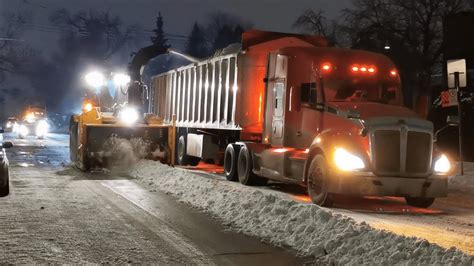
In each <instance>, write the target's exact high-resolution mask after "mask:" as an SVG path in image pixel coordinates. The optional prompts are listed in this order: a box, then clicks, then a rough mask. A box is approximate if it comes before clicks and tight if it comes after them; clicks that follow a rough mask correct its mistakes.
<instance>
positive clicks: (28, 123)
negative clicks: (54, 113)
mask: <svg viewBox="0 0 474 266" xmlns="http://www.w3.org/2000/svg"><path fill="white" fill-rule="evenodd" d="M48 131H49V124H48V121H47V118H46V111H45V110H44V109H43V108H38V107H29V108H27V109H26V111H25V112H24V114H23V116H22V118H21V121H20V122H19V123H18V127H17V129H16V133H17V134H18V138H20V139H23V138H25V137H26V136H36V137H37V138H39V139H43V138H44V137H46V135H47V134H48Z"/></svg>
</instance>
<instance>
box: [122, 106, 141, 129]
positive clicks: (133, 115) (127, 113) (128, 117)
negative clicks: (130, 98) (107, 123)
mask: <svg viewBox="0 0 474 266" xmlns="http://www.w3.org/2000/svg"><path fill="white" fill-rule="evenodd" d="M139 117H140V115H139V114H138V111H137V110H136V109H134V108H131V107H126V108H124V109H123V110H122V111H120V113H119V118H120V121H122V122H123V123H124V124H127V125H132V124H134V123H135V122H137V121H138V118H139Z"/></svg>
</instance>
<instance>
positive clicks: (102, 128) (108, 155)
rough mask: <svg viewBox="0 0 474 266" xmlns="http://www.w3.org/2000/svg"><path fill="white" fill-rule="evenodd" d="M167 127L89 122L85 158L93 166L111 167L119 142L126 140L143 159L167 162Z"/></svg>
mask: <svg viewBox="0 0 474 266" xmlns="http://www.w3.org/2000/svg"><path fill="white" fill-rule="evenodd" d="M168 129H169V127H168V126H158V125H143V124H142V125H135V126H133V127H126V126H123V125H116V124H99V125H96V124H89V125H86V127H85V130H86V132H85V157H86V158H84V160H88V161H89V162H88V163H90V165H91V166H92V167H103V168H110V167H112V166H113V164H114V158H113V157H114V156H116V154H115V153H114V152H115V151H116V150H117V147H116V146H117V145H118V144H120V143H123V140H126V142H127V143H129V144H127V145H131V146H130V147H131V148H133V150H134V152H135V155H136V156H137V157H140V158H147V159H155V160H161V161H163V162H167V160H168V158H169V155H168V154H169V151H168V143H167V142H168V141H167V140H168Z"/></svg>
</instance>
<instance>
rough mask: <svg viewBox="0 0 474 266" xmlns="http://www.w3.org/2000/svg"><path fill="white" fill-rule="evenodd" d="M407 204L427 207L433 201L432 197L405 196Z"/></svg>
mask: <svg viewBox="0 0 474 266" xmlns="http://www.w3.org/2000/svg"><path fill="white" fill-rule="evenodd" d="M405 201H406V202H407V204H408V205H410V206H413V207H418V208H428V207H429V206H431V205H432V204H433V202H434V201H435V199H434V198H418V197H405Z"/></svg>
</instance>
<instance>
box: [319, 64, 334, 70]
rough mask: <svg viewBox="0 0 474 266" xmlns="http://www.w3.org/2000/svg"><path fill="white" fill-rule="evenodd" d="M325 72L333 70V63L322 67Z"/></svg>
mask: <svg viewBox="0 0 474 266" xmlns="http://www.w3.org/2000/svg"><path fill="white" fill-rule="evenodd" d="M321 68H322V69H323V70H324V71H326V72H329V71H331V69H332V66H331V63H324V64H323V65H322V67H321Z"/></svg>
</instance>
